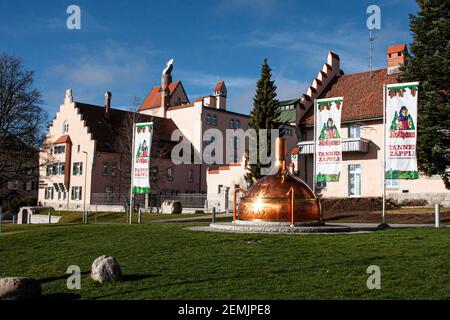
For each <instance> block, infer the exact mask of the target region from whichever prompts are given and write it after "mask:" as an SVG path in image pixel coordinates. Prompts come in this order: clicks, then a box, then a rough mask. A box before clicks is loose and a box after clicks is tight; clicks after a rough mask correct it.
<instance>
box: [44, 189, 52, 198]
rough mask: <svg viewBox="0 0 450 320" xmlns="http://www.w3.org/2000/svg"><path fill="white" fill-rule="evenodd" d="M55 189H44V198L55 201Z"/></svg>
mask: <svg viewBox="0 0 450 320" xmlns="http://www.w3.org/2000/svg"><path fill="white" fill-rule="evenodd" d="M53 195H54V189H53V187H45V189H44V198H45V199H51V200H53Z"/></svg>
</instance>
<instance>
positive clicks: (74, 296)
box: [41, 293, 81, 300]
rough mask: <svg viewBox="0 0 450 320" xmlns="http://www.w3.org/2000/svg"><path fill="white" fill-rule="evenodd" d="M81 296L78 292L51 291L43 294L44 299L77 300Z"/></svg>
mask: <svg viewBox="0 0 450 320" xmlns="http://www.w3.org/2000/svg"><path fill="white" fill-rule="evenodd" d="M80 298H81V296H80V295H79V294H77V293H50V294H46V295H43V296H42V297H41V299H42V300H77V299H80Z"/></svg>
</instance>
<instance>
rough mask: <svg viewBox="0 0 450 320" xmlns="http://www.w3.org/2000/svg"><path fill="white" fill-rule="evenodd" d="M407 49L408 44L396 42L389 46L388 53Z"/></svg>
mask: <svg viewBox="0 0 450 320" xmlns="http://www.w3.org/2000/svg"><path fill="white" fill-rule="evenodd" d="M403 51H406V44H405V43H402V44H396V45H394V46H389V47H388V48H387V53H388V54H389V53H396V52H403Z"/></svg>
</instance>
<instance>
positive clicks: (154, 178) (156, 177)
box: [150, 167, 159, 181]
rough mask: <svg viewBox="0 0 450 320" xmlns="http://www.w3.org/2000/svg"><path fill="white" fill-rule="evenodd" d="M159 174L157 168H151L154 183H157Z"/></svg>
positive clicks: (151, 177)
mask: <svg viewBox="0 0 450 320" xmlns="http://www.w3.org/2000/svg"><path fill="white" fill-rule="evenodd" d="M158 174H159V171H158V168H157V167H153V168H151V170H150V179H151V180H152V181H157V180H158Z"/></svg>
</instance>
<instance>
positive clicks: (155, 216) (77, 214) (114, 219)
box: [38, 210, 208, 224]
mask: <svg viewBox="0 0 450 320" xmlns="http://www.w3.org/2000/svg"><path fill="white" fill-rule="evenodd" d="M48 212H49V211H48V210H44V211H42V212H38V213H39V214H44V215H47V214H48ZM50 213H51V215H52V216H62V219H61V221H60V223H63V224H64V223H80V222H82V220H83V213H82V212H81V211H65V210H60V211H59V210H51V211H50ZM207 215H208V214H206V213H192V214H191V213H186V214H162V213H142V221H143V222H150V221H155V220H170V219H180V218H190V217H201V216H207ZM127 219H128V214H125V213H124V212H89V217H88V220H89V222H90V223H95V221H97V222H98V223H127V221H128V220H127ZM132 220H133V223H137V221H138V214H137V213H133V215H132Z"/></svg>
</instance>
